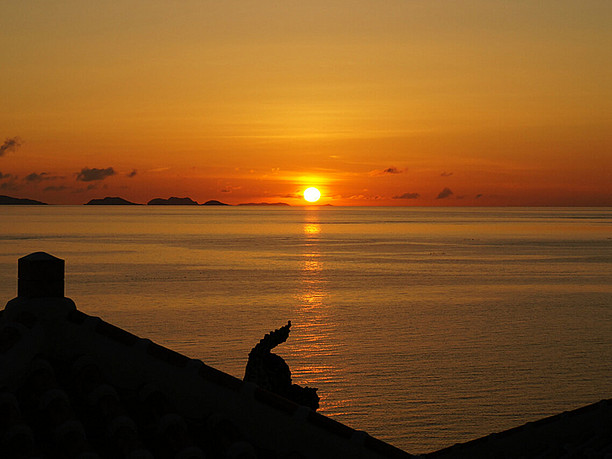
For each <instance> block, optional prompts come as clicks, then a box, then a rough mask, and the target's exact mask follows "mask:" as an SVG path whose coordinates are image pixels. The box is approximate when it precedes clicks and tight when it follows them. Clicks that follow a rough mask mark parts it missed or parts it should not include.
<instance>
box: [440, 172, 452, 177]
mask: <svg viewBox="0 0 612 459" xmlns="http://www.w3.org/2000/svg"><path fill="white" fill-rule="evenodd" d="M451 175H453V173H452V172H446V171H444V172H442V173H441V174H440V176H441V177H450V176H451Z"/></svg>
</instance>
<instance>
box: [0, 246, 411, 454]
mask: <svg viewBox="0 0 612 459" xmlns="http://www.w3.org/2000/svg"><path fill="white" fill-rule="evenodd" d="M18 266H19V268H18V270H19V279H18V296H17V298H15V299H13V300H11V301H9V302H8V303H7V305H6V307H5V309H4V310H3V311H1V312H0V368H2V372H1V373H0V451H2V452H3V454H4V455H3V456H2V457H8V458H11V457H14V458H21V457H58V458H59V457H62V458H64V457H69V458H72V457H74V458H77V457H80V458H96V457H97V458H118V457H125V458H166V457H168V458H170V457H175V458H181V459H187V458H204V457H206V458H217V457H218V458H245V459H246V458H271V459H274V458H293V459H298V458H325V457H330V458H331V457H334V458H337V457H351V458H404V457H412V456H410V455H409V454H407V453H405V452H404V451H401V450H399V449H397V448H395V447H393V446H391V445H389V444H387V443H385V442H382V441H380V440H377V439H375V438H373V437H371V436H369V435H368V434H367V433H365V432H362V431H358V430H354V429H352V428H350V427H348V426H346V425H343V424H341V423H339V422H337V421H334V420H333V419H331V418H328V417H326V416H323V415H321V414H319V413H316V412H315V411H313V410H311V409H310V408H307V407H306V406H301V405H298V404H296V403H294V402H292V401H290V400H288V399H285V398H283V397H281V396H278V395H276V394H274V393H272V392H269V391H266V390H264V389H261V388H259V387H257V386H256V385H255V384H253V383H250V382H245V381H242V380H240V379H237V378H235V377H233V376H230V375H228V374H226V373H223V372H221V371H219V370H217V369H215V368H212V367H210V366H208V365H206V364H205V363H203V362H201V361H200V360H194V359H190V358H189V357H186V356H184V355H182V354H179V353H177V352H174V351H172V350H170V349H167V348H165V347H163V346H160V345H158V344H156V343H154V342H152V341H150V340H148V339H144V338H141V337H138V336H136V335H133V334H131V333H129V332H127V331H125V330H123V329H121V328H118V327H115V326H114V325H112V324H109V323H107V322H105V321H103V320H101V319H100V318H98V317H92V316H89V315H87V314H84V313H83V312H81V311H79V310H78V309H77V307H76V305H75V303H74V302H73V301H72V300H70V299H69V298H65V297H64V289H63V279H64V276H63V272H64V261H63V260H60V259H58V258H55V257H53V256H51V255H48V254H45V253H42V252H38V253H35V254H31V255H28V256H26V257H23V258H21V259H20V260H19V264H18Z"/></svg>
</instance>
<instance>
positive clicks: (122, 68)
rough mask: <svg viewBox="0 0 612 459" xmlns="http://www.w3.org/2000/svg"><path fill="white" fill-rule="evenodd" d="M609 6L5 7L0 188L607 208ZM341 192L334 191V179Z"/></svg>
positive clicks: (49, 193)
mask: <svg viewBox="0 0 612 459" xmlns="http://www.w3.org/2000/svg"><path fill="white" fill-rule="evenodd" d="M610 17H612V3H611V2H606V1H599V0H585V1H582V2H577V1H557V0H555V1H553V0H545V1H542V2H511V3H499V2H490V1H489V0H475V1H471V2H468V3H463V2H461V3H459V2H414V1H404V0H391V1H389V2H385V3H384V5H381V4H379V3H377V2H371V1H366V0H355V1H350V2H349V1H338V2H333V3H332V4H330V3H329V2H319V1H314V2H289V3H284V4H283V6H282V7H279V4H278V3H277V2H271V1H268V0H263V1H260V2H242V1H237V0H236V1H234V0H230V1H227V2H208V1H195V0H186V1H185V2H181V4H180V6H179V7H177V6H176V5H174V4H169V3H165V2H161V3H159V2H156V3H150V4H149V3H147V4H142V3H140V2H135V1H133V0H128V1H121V2H119V1H115V0H111V1H107V2H85V3H84V2H79V1H77V0H68V1H66V2H60V3H57V2H35V3H34V4H31V3H30V2H3V3H2V5H1V6H0V36H1V37H2V43H4V44H5V45H4V46H3V47H2V56H3V62H10V66H9V67H7V70H6V71H3V72H1V73H0V93H1V95H2V102H3V106H4V107H6V109H5V110H2V111H1V112H0V143H2V146H1V147H0V194H3V195H10V196H18V197H27V198H33V199H39V200H42V201H44V202H49V203H55V204H82V203H84V202H87V201H88V200H90V199H92V198H102V197H104V196H121V197H123V198H125V199H128V200H130V201H134V202H138V203H146V202H147V201H148V200H150V199H152V198H155V197H164V198H168V197H170V196H189V197H191V198H192V199H194V200H197V201H198V202H205V201H207V200H210V199H215V200H219V201H222V202H226V203H229V204H239V203H245V202H268V203H276V202H283V203H287V204H291V205H301V204H303V199H302V195H301V189H302V188H301V187H302V186H304V185H305V183H304V182H303V181H302V180H301V177H306V176H308V177H312V176H316V177H317V178H319V179H320V180H321V181H319V182H316V183H319V184H321V183H332V182H333V184H334V186H333V192H330V193H327V192H324V194H325V196H326V203H329V204H332V205H392V206H493V205H497V206H500V205H503V206H506V205H516V206H518V205H522V206H532V205H540V206H542V205H545V206H565V205H581V206H601V205H612V188H611V186H610V183H612V177H611V175H612V172H611V170H612V159H611V153H610V152H611V151H612V134H611V133H612V118H610V116H609V114H610V113H612V86H611V85H610V82H609V75H610V73H611V71H612V60H610V59H609V50H610V49H612V28H610V27H609V19H610ZM331 189H332V188H330V190H331Z"/></svg>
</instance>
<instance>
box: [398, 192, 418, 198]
mask: <svg viewBox="0 0 612 459" xmlns="http://www.w3.org/2000/svg"><path fill="white" fill-rule="evenodd" d="M420 197H421V195H420V194H419V193H404V194H400V195H399V196H393V199H418V198H420Z"/></svg>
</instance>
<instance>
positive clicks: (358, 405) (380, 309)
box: [0, 206, 612, 453]
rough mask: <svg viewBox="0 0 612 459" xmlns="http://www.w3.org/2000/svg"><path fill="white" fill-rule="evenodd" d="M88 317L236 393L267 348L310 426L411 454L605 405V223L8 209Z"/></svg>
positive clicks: (9, 246) (375, 211)
mask: <svg viewBox="0 0 612 459" xmlns="http://www.w3.org/2000/svg"><path fill="white" fill-rule="evenodd" d="M35 251H47V252H49V253H51V254H53V255H56V256H58V257H60V258H63V259H65V260H66V295H67V296H69V297H71V298H72V299H74V300H75V301H76V303H77V306H78V308H79V309H81V310H82V311H84V312H85V313H87V314H90V315H95V316H99V317H101V318H103V319H104V320H106V321H108V322H111V323H113V324H115V325H118V326H120V327H122V328H125V329H127V330H129V331H131V332H133V333H135V334H137V335H139V336H142V337H147V338H150V339H151V340H153V341H156V342H158V343H160V344H162V345H164V346H167V347H170V348H172V349H175V350H177V351H179V352H181V353H184V354H186V355H188V356H190V357H193V358H198V359H201V360H203V361H204V362H206V363H207V364H209V365H212V366H215V367H217V368H219V369H221V370H223V371H226V372H228V373H230V374H232V375H234V376H237V377H240V378H242V376H243V374H244V368H245V365H246V361H247V356H248V353H249V351H250V349H251V348H252V347H253V346H254V345H255V344H256V343H257V342H258V340H259V339H260V338H261V337H263V335H264V334H265V333H267V332H268V331H270V330H273V329H275V328H278V327H280V326H282V325H284V324H285V323H286V322H287V320H291V321H292V324H293V326H292V328H291V334H290V336H289V340H288V341H287V342H286V343H285V344H283V345H281V346H279V347H278V348H277V349H276V351H275V352H276V353H277V354H279V355H281V356H282V357H283V358H284V359H285V360H286V361H287V363H288V364H289V366H290V368H291V370H292V375H293V379H294V382H296V383H298V384H302V385H308V386H311V387H312V386H314V387H318V388H319V394H320V396H321V408H320V412H321V413H323V414H325V415H328V416H331V417H333V418H335V419H337V420H339V421H341V422H343V423H345V424H348V425H350V426H351V427H354V428H356V429H360V430H365V431H367V432H368V433H370V434H371V435H373V436H376V437H378V438H380V439H382V440H385V441H388V442H390V443H392V444H394V445H396V446H398V447H400V448H402V449H405V450H406V451H408V452H412V453H419V452H427V451H432V450H436V449H439V448H442V447H445V446H449V445H452V444H454V443H456V442H462V441H467V440H470V439H473V438H476V437H479V436H483V435H486V434H489V433H492V432H495V431H500V430H504V429H508V428H511V427H514V426H517V425H519V424H523V423H526V422H528V421H533V420H536V419H538V418H541V417H544V416H548V415H552V414H556V413H558V412H561V411H564V410H569V409H573V408H577V407H579V406H581V405H584V404H588V403H593V402H596V401H599V400H601V399H603V398H611V397H612V386H611V385H610V381H612V365H611V362H612V209H609V208H596V209H576V208H560V209H552V208H545V209H535V208H389V207H387V208H385V207H376V208H372V207H370V208H359V207H350V208H348V207H347V208H336V207H320V208H317V207H312V208H293V207H291V208H281V207H211V206H207V207H189V206H187V207H147V206H142V207H102V206H100V207H98V206H65V207H64V206H41V207H38V206H36V207H31V206H3V207H0V302H1V303H6V301H8V300H9V299H11V298H13V297H14V296H15V295H16V285H17V281H16V279H17V259H18V258H19V257H21V256H23V255H26V254H28V253H31V252H35Z"/></svg>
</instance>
